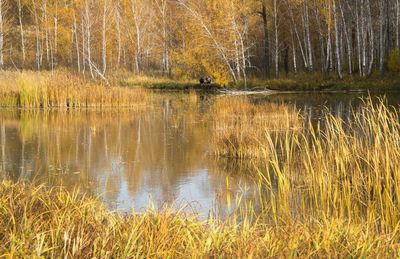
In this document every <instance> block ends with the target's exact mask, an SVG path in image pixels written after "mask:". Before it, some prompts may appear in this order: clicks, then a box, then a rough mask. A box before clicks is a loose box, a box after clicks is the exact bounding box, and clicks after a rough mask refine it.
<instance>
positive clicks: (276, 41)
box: [274, 0, 279, 77]
mask: <svg viewBox="0 0 400 259" xmlns="http://www.w3.org/2000/svg"><path fill="white" fill-rule="evenodd" d="M274 31H275V51H274V52H275V76H276V77H278V76H279V35H278V6H277V0H274Z"/></svg>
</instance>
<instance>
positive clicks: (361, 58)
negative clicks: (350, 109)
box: [0, 0, 400, 85]
mask: <svg viewBox="0 0 400 259" xmlns="http://www.w3.org/2000/svg"><path fill="white" fill-rule="evenodd" d="M399 30H400V1H399V0H354V1H346V0H0V67H1V68H3V69H29V70H47V71H54V70H56V69H58V68H64V67H67V68H70V69H73V70H75V71H77V72H78V73H82V74H85V75H87V76H89V77H92V78H98V79H105V78H106V77H107V75H108V74H110V73H112V72H115V71H119V70H124V71H129V72H133V73H135V74H140V75H143V74H145V75H153V76H154V75H163V76H168V77H171V78H174V79H191V78H198V77H200V76H202V75H205V74H208V75H211V76H212V77H213V78H214V80H215V81H216V82H217V83H219V84H221V85H224V84H226V83H228V82H234V83H235V82H239V81H241V82H244V83H247V81H248V80H249V79H251V78H262V79H264V78H279V77H287V76H288V75H295V74H298V73H301V74H304V73H318V74H321V75H332V76H335V77H337V78H339V79H342V78H343V77H345V76H349V75H353V76H359V77H368V76H369V75H371V74H377V75H379V74H380V75H383V74H385V73H386V74H395V73H398V72H399V71H400V53H399V49H400V42H399V41H400V32H399Z"/></svg>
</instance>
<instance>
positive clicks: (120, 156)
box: [0, 93, 400, 217]
mask: <svg viewBox="0 0 400 259" xmlns="http://www.w3.org/2000/svg"><path fill="white" fill-rule="evenodd" d="M361 96H364V97H365V96H368V94H359V93H351V94H349V93H346V94H344V93H331V94H321V93H320V94H279V95H270V96H264V95H256V96H252V97H251V98H252V99H253V100H254V102H285V103H288V104H291V105H294V106H296V108H298V109H299V110H301V113H302V114H303V115H304V117H306V118H308V119H310V120H315V121H318V120H319V119H320V118H321V115H322V112H323V111H324V110H326V109H329V111H331V112H332V113H334V114H336V115H338V116H341V117H344V118H350V117H351V116H350V115H351V113H350V109H351V107H354V108H356V109H357V107H361V106H362V105H363V102H362V101H361V100H360V97H361ZM374 96H375V95H374ZM377 96H380V97H382V96H384V94H379V95H377ZM215 98H220V97H218V96H197V97H193V96H191V97H190V96H189V95H185V94H165V95H162V96H159V97H158V98H157V100H156V101H154V104H153V105H149V107H147V108H144V109H141V110H140V111H129V110H121V111H96V110H82V111H60V110H54V111H40V110H29V111H28V110H17V109H3V110H0V137H1V139H0V140H1V141H0V143H1V152H0V165H1V167H0V168H1V172H0V175H1V176H2V177H3V178H11V179H13V180H17V179H25V180H29V181H33V180H34V181H37V182H40V183H45V184H47V185H49V186H65V187H66V188H67V189H73V188H76V187H79V188H80V189H81V190H82V191H85V192H86V193H89V194H90V195H94V196H97V197H100V199H101V200H103V201H104V203H105V204H106V206H107V207H108V208H110V209H112V210H118V211H125V212H129V211H131V210H132V209H134V210H135V211H142V210H144V209H145V208H148V207H149V206H151V207H154V208H156V209H161V208H162V207H163V206H164V205H166V204H168V205H171V204H175V205H176V206H177V207H179V206H182V205H189V206H188V209H189V210H194V211H196V212H198V213H200V215H202V216H207V215H209V213H210V212H212V213H217V214H218V215H219V216H221V217H224V216H226V215H228V214H229V213H230V212H232V211H233V210H234V207H235V205H234V204H235V202H234V200H236V199H238V198H240V197H241V198H242V200H255V199H256V197H255V196H256V195H255V192H256V186H254V180H253V178H252V176H251V175H252V173H251V172H250V171H251V170H254V169H249V166H248V165H243V164H238V163H237V162H235V161H216V159H215V158H212V156H210V154H209V139H210V135H211V134H212V133H213V132H212V125H213V121H212V119H210V107H211V105H212V103H213V100H214V99H215ZM229 98H237V97H234V96H232V97H229ZM386 100H387V102H388V103H389V104H391V105H397V104H399V103H400V94H399V93H389V94H386ZM250 168H251V166H250Z"/></svg>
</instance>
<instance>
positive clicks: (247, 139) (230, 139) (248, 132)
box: [211, 96, 301, 159]
mask: <svg viewBox="0 0 400 259" xmlns="http://www.w3.org/2000/svg"><path fill="white" fill-rule="evenodd" d="M211 117H212V120H213V121H214V132H213V134H212V136H211V140H212V141H211V143H212V144H211V149H212V152H213V154H214V155H216V156H218V157H230V158H240V159H243V158H259V157H260V156H261V155H262V152H261V151H262V150H261V148H262V145H261V143H260V140H261V139H263V136H264V134H265V131H266V130H267V131H269V132H274V133H276V134H278V135H279V134H280V133H282V132H284V131H296V130H298V129H299V128H300V126H301V118H300V116H299V113H298V112H297V111H296V110H295V109H294V107H292V106H289V105H285V104H276V103H263V104H255V103H254V102H252V101H251V100H250V99H249V97H247V96H238V97H227V96H223V97H220V98H217V100H216V101H215V102H214V104H213V106H212V111H211Z"/></svg>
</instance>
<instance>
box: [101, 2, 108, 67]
mask: <svg viewBox="0 0 400 259" xmlns="http://www.w3.org/2000/svg"><path fill="white" fill-rule="evenodd" d="M106 16H107V0H104V6H103V29H102V57H103V71H102V73H103V75H105V74H106V70H107V27H106V18H107V17H106Z"/></svg>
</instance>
